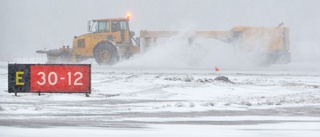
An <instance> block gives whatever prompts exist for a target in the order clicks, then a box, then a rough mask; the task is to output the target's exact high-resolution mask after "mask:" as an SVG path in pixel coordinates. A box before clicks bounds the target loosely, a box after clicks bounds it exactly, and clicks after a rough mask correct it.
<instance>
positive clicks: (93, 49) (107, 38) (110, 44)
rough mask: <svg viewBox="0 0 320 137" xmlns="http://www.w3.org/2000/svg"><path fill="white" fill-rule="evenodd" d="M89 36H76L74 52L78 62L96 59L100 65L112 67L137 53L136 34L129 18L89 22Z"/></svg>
mask: <svg viewBox="0 0 320 137" xmlns="http://www.w3.org/2000/svg"><path fill="white" fill-rule="evenodd" d="M88 32H89V33H88V34H84V35H81V36H75V37H74V40H73V49H72V50H73V51H72V53H73V54H74V55H75V57H76V59H77V61H81V60H84V59H87V58H95V60H96V61H97V63H98V64H105V65H112V64H114V63H116V62H118V61H119V60H120V59H121V58H129V57H130V56H132V55H133V54H134V53H133V52H136V50H133V49H136V47H133V46H134V45H133V43H132V40H133V36H134V32H131V31H130V29H129V18H109V19H95V20H92V21H88Z"/></svg>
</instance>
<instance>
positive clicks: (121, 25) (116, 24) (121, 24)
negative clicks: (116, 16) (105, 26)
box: [112, 21, 128, 32]
mask: <svg viewBox="0 0 320 137" xmlns="http://www.w3.org/2000/svg"><path fill="white" fill-rule="evenodd" d="M120 30H121V31H124V30H128V27H127V22H126V21H112V32H116V31H120Z"/></svg>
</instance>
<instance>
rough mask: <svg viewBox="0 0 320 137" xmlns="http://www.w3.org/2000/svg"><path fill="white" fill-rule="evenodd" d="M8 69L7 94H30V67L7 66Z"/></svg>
mask: <svg viewBox="0 0 320 137" xmlns="http://www.w3.org/2000/svg"><path fill="white" fill-rule="evenodd" d="M8 67H9V68H8V91H9V93H16V92H30V65H29V64H9V66H8Z"/></svg>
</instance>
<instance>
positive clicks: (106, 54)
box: [93, 43, 119, 65]
mask: <svg viewBox="0 0 320 137" xmlns="http://www.w3.org/2000/svg"><path fill="white" fill-rule="evenodd" d="M93 54H94V58H95V60H96V62H97V63H98V64H99V65H113V64H115V63H117V62H118V61H119V55H118V52H117V49H116V48H115V47H114V46H113V45H111V44H109V43H102V44H99V45H98V46H97V47H95V49H94V51H93Z"/></svg>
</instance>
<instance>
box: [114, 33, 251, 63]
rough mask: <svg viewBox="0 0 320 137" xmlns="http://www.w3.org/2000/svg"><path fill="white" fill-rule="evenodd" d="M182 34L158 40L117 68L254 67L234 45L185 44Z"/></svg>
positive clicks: (209, 41)
mask: <svg viewBox="0 0 320 137" xmlns="http://www.w3.org/2000/svg"><path fill="white" fill-rule="evenodd" d="M187 32H188V31H183V32H181V33H180V34H178V35H177V36H173V37H170V38H167V39H158V41H157V42H156V43H153V45H152V46H151V47H150V48H149V49H148V50H147V51H145V52H143V53H141V54H138V55H134V56H133V57H132V58H131V59H130V60H125V61H122V62H120V63H119V64H117V65H116V66H119V67H149V68H150V67H151V68H204V69H206V68H209V69H210V68H214V67H215V66H217V67H220V68H225V69H245V68H248V67H250V68H252V67H256V65H255V64H254V63H255V62H256V61H255V60H256V58H254V57H253V55H252V54H247V53H245V52H241V51H240V50H239V48H236V46H237V45H231V44H228V43H224V42H221V41H218V40H215V39H213V38H209V39H208V38H198V39H195V40H194V41H193V42H192V43H189V42H188V39H187V38H186V37H188V36H186V35H188V34H189V33H187Z"/></svg>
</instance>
